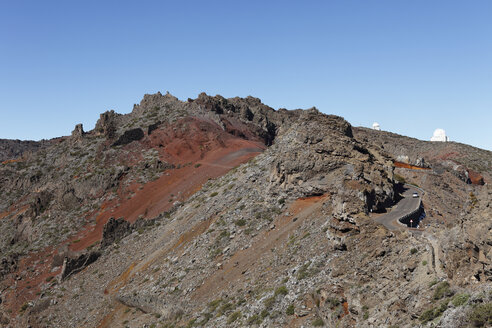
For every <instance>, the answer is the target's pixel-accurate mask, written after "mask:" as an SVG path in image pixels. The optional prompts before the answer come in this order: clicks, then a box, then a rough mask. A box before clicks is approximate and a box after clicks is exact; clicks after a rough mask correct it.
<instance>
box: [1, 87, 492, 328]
mask: <svg viewBox="0 0 492 328" xmlns="http://www.w3.org/2000/svg"><path fill="white" fill-rule="evenodd" d="M370 132H371V133H372V131H370ZM371 133H369V132H367V133H366V134H365V135H361V132H360V131H359V130H358V129H356V130H355V132H354V130H353V129H352V127H351V126H350V124H349V123H347V122H346V121H345V120H343V119H342V118H340V117H335V116H328V115H325V114H322V113H320V112H318V111H317V110H316V109H314V108H313V109H309V110H294V111H288V110H285V109H280V110H278V111H275V110H273V109H272V108H270V107H268V106H266V105H264V104H262V103H261V101H260V100H259V99H256V98H252V97H248V98H244V99H242V98H231V99H225V98H223V97H220V96H215V97H210V96H207V95H205V94H201V95H200V96H199V97H198V98H197V99H194V100H193V99H189V100H188V101H186V102H182V101H179V100H178V99H177V98H175V97H173V96H171V95H169V94H167V95H161V94H155V95H146V96H145V97H144V99H143V100H142V101H141V103H140V104H139V105H135V107H134V109H133V111H132V112H131V113H130V114H126V115H120V114H117V113H115V112H113V111H109V112H106V113H104V114H101V117H100V119H99V121H98V122H97V124H96V127H95V129H94V130H91V131H89V132H84V130H83V128H82V126H80V125H79V126H76V128H75V129H74V132H73V133H72V135H71V136H70V137H63V138H59V139H56V140H55V141H52V145H51V146H49V147H47V148H45V149H42V150H39V151H37V152H33V153H30V154H25V155H24V156H23V157H22V158H21V159H20V160H19V161H15V162H14V161H13V162H8V163H4V164H3V165H2V166H1V167H0V179H1V184H2V189H4V190H5V195H6V196H5V197H2V198H1V202H0V212H1V213H0V225H1V227H0V228H1V231H2V232H1V233H2V238H1V239H0V240H1V243H2V244H1V245H0V246H1V247H2V250H4V252H2V262H1V267H0V279H1V283H0V290H1V299H2V303H1V304H0V309H1V314H0V322H1V323H2V324H4V325H5V326H13V327H25V326H27V325H30V326H32V327H142V326H145V325H147V326H148V327H152V326H154V327H159V326H164V327H172V326H183V327H184V326H188V327H193V326H196V327H231V326H232V327H234V326H236V327H243V326H262V327H278V326H284V327H298V326H302V325H304V326H313V325H314V326H317V325H326V326H339V327H365V326H367V327H371V326H372V327H385V326H387V327H389V326H394V327H395V326H399V327H414V326H416V325H419V324H420V323H422V322H424V323H426V322H430V321H432V320H434V321H437V320H441V324H442V323H443V322H444V323H445V322H448V323H449V322H451V323H452V324H453V325H454V326H456V327H458V326H459V325H462V326H466V325H469V324H472V323H473V322H472V321H470V320H471V319H470V318H471V317H470V315H471V313H472V311H474V310H475V309H476V306H478V305H477V304H479V303H481V304H483V305H487V304H490V303H487V302H490V300H489V299H488V298H489V297H490V293H489V290H490V285H489V278H490V269H489V265H490V261H489V258H490V253H489V248H488V247H489V246H488V241H489V240H491V238H490V235H489V231H490V230H487V229H490V207H489V203H490V192H489V187H488V185H485V186H481V185H479V184H477V185H474V184H467V182H470V181H469V178H470V176H469V174H470V173H469V172H470V170H473V173H472V174H475V173H476V174H478V175H480V176H481V177H482V178H483V179H484V182H486V181H488V178H489V175H488V173H487V171H488V169H487V167H488V166H486V165H489V164H484V165H483V166H479V165H473V166H472V165H471V164H470V165H469V164H468V162H467V163H463V165H465V164H466V165H467V168H466V169H464V171H460V172H458V173H456V172H457V171H458V170H457V169H455V166H450V165H447V166H446V165H445V164H446V163H443V162H442V160H439V156H435V157H432V156H431V155H430V153H429V152H428V151H427V150H425V151H424V149H423V148H422V150H418V148H415V147H414V148H412V147H410V148H409V149H412V150H413V151H414V152H413V153H405V154H396V152H395V151H393V149H397V147H398V146H397V145H398V144H402V143H401V142H399V141H394V140H393V139H391V138H389V139H388V140H385V141H384V142H381V141H380V138H381V137H380V136H376V135H372V134H371ZM354 134H355V137H354ZM402 138H404V137H402ZM389 145H390V146H389ZM418 147H420V146H418ZM438 147H439V146H438ZM480 154H481V155H480V156H485V158H486V159H487V160H489V159H490V156H489V155H490V154H488V153H482V152H480ZM399 155H403V156H408V157H409V158H410V157H411V158H412V161H413V158H415V159H417V158H418V159H420V161H421V162H422V160H421V158H425V162H428V163H429V165H426V166H429V167H431V169H430V170H408V169H403V168H396V169H395V167H394V164H393V162H394V160H401V158H397V157H398V156H399ZM487 156H489V157H487ZM469 158H470V161H471V162H470V163H475V164H476V163H477V161H476V160H475V159H474V155H473V154H471V155H469ZM434 159H436V160H434ZM446 160H447V159H446ZM408 161H409V162H410V161H411V160H410V159H409V160H408ZM421 162H420V163H421ZM488 163H490V162H488ZM467 170H468V171H467ZM465 171H466V172H468V173H466V174H468V176H466V175H465V178H463V174H465V173H464V172H465ZM395 172H396V173H397V174H396V175H395V174H394V173H395ZM402 179H406V180H407V181H408V182H411V183H415V184H419V185H420V186H421V187H422V188H424V189H425V190H426V194H425V196H424V198H423V201H424V207H425V209H426V213H428V218H426V219H425V220H424V221H423V222H422V225H423V226H424V225H425V224H428V226H427V227H426V229H425V230H423V229H421V230H414V231H409V230H408V229H401V230H398V231H388V230H387V229H386V228H385V227H383V226H382V225H379V224H376V223H375V221H374V220H373V219H374V218H375V217H376V216H378V215H381V213H382V212H385V211H387V210H390V209H391V207H392V206H394V204H395V201H397V200H398V197H399V196H398V192H399V190H400V188H401V184H399V183H398V181H397V180H400V181H401V180H402ZM444 183H446V184H447V187H444V186H443V184H444ZM436 190H440V192H435V191H436ZM472 194H473V197H472V196H471V195H472ZM440 215H441V216H442V215H445V216H446V220H445V224H442V221H443V219H442V218H441V217H440ZM427 222H429V223H427ZM477 225H478V226H479V227H480V228H479V229H478V230H477V229H475V227H477ZM466 256H467V257H466ZM446 284H447V285H446ZM446 286H447V287H446ZM441 289H443V290H444V292H443V293H442V295H441V294H439V295H437V296H436V293H440V292H438V291H440V290H441ZM483 292H485V293H483ZM455 295H459V296H462V297H463V298H465V296H466V295H468V296H467V297H466V301H464V302H462V303H463V304H459V305H457V306H454V305H453V306H452V305H451V304H454V303H453V300H454V298H456V296H455ZM464 295H465V296H464ZM446 301H447V303H446V304H447V305H446V307H444V306H441V305H440V304H443V303H444V302H446ZM474 304H475V305H474ZM439 306H440V307H439ZM426 311H431V312H432V313H431V315H430V316H433V318H431V319H428V320H427V317H425V315H427V316H429V314H426V313H427V312H426ZM439 311H440V313H437V312H439ZM446 320H447V321H446ZM444 326H446V325H444Z"/></svg>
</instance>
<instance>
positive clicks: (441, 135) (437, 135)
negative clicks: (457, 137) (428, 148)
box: [431, 129, 449, 142]
mask: <svg viewBox="0 0 492 328" xmlns="http://www.w3.org/2000/svg"><path fill="white" fill-rule="evenodd" d="M431 141H441V142H446V141H449V138H448V136H447V135H446V131H444V130H443V129H436V130H435V131H434V134H433V135H432V137H431Z"/></svg>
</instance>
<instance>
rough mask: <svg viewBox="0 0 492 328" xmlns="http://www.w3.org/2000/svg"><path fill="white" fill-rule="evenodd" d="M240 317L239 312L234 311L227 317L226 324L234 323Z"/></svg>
mask: <svg viewBox="0 0 492 328" xmlns="http://www.w3.org/2000/svg"><path fill="white" fill-rule="evenodd" d="M241 316H242V314H241V311H236V312H234V313H233V314H231V315H230V316H229V318H228V319H227V323H228V324H231V323H233V322H234V321H236V320H237V319H239V318H241Z"/></svg>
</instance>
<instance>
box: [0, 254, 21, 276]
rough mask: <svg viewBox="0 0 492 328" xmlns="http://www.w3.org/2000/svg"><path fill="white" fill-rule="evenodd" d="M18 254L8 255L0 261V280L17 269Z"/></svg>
mask: <svg viewBox="0 0 492 328" xmlns="http://www.w3.org/2000/svg"><path fill="white" fill-rule="evenodd" d="M18 261H19V254H10V255H8V256H6V257H3V258H2V259H0V280H1V279H3V277H5V275H7V274H9V273H11V272H13V271H15V270H16V269H17V263H18Z"/></svg>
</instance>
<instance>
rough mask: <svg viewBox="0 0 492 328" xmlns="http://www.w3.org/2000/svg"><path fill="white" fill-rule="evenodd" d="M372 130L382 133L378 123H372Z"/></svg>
mask: <svg viewBox="0 0 492 328" xmlns="http://www.w3.org/2000/svg"><path fill="white" fill-rule="evenodd" d="M372 128H373V129H374V130H377V131H381V126H380V125H379V123H378V122H374V123H372Z"/></svg>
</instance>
